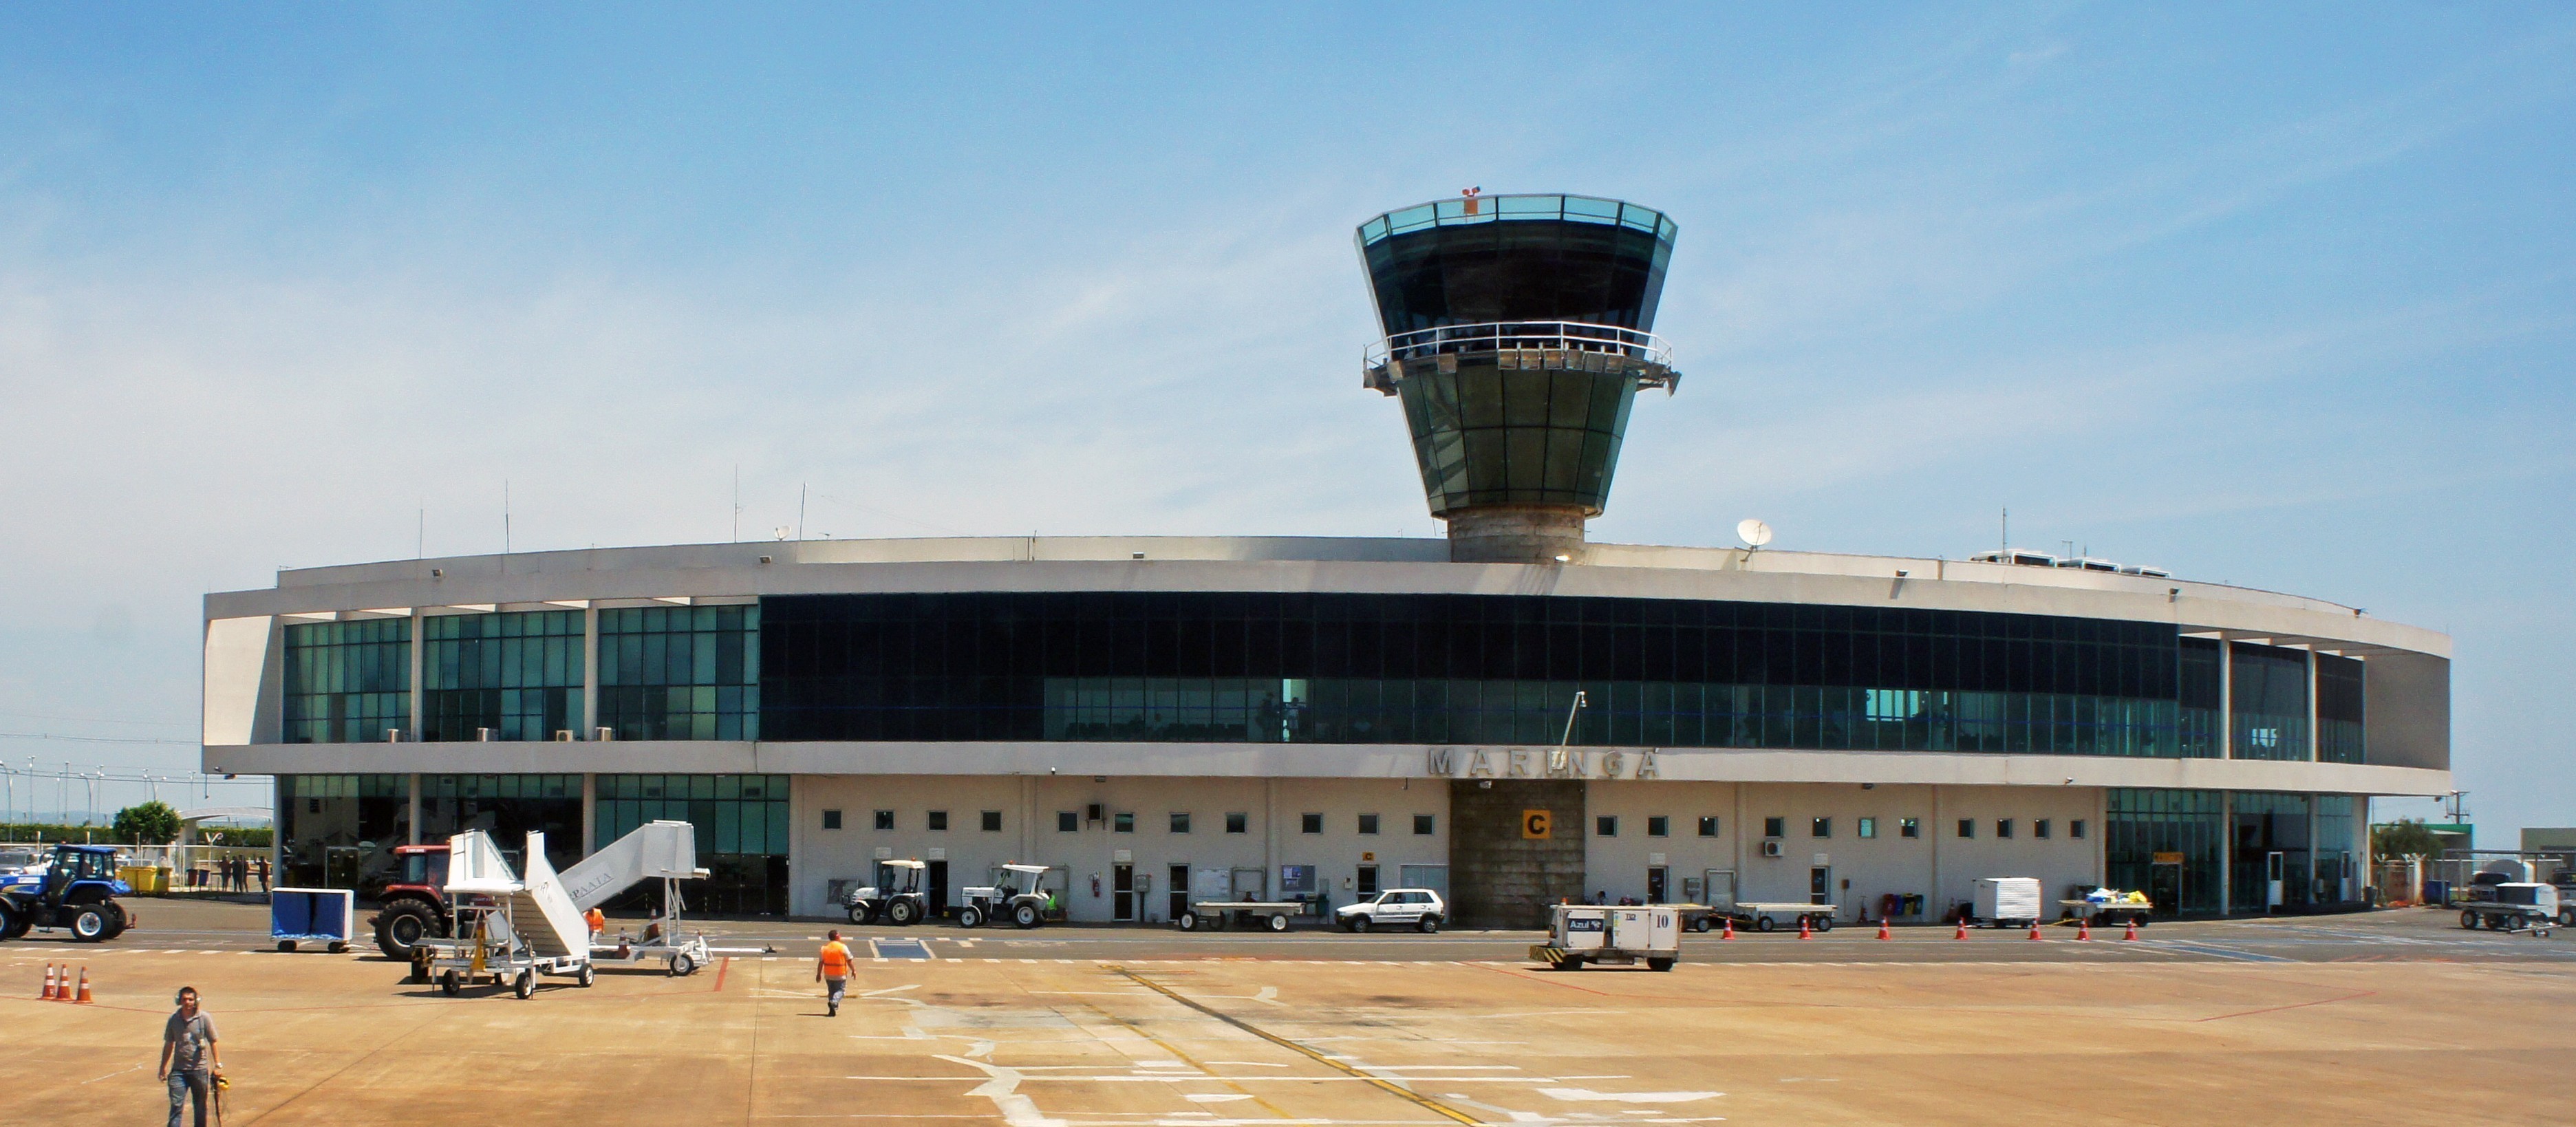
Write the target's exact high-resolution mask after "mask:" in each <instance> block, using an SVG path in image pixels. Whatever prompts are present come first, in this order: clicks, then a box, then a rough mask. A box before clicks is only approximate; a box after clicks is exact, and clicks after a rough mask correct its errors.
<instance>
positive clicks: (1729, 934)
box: [1718, 916, 1735, 939]
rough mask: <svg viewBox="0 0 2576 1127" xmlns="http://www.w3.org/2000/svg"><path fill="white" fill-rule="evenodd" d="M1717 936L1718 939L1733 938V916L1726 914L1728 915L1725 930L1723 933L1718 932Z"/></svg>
mask: <svg viewBox="0 0 2576 1127" xmlns="http://www.w3.org/2000/svg"><path fill="white" fill-rule="evenodd" d="M1718 938H1720V939H1733V938H1735V917H1733V916H1728V917H1726V931H1725V932H1724V933H1723V934H1720V935H1719V936H1718Z"/></svg>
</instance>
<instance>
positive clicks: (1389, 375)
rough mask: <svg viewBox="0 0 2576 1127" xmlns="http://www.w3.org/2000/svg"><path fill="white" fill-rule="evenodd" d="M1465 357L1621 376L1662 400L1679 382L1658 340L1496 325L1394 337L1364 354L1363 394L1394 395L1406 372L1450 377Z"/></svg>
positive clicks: (1553, 325)
mask: <svg viewBox="0 0 2576 1127" xmlns="http://www.w3.org/2000/svg"><path fill="white" fill-rule="evenodd" d="M1463 355H1497V356H1501V357H1502V358H1503V364H1504V366H1505V367H1514V368H1532V369H1536V368H1571V369H1578V370H1585V371H1595V372H1603V373H1608V372H1618V371H1624V372H1626V373H1628V374H1630V375H1633V376H1635V377H1636V379H1637V382H1638V386H1640V387H1660V388H1663V389H1664V391H1665V392H1666V393H1667V394H1670V393H1671V391H1672V389H1673V385H1674V384H1675V383H1676V382H1677V381H1679V380H1680V379H1681V373H1679V372H1676V371H1673V348H1672V345H1670V344H1667V343H1665V341H1664V339H1663V338H1662V337H1659V336H1656V335H1655V334H1653V333H1649V332H1641V331H1639V330H1636V329H1624V328H1620V327H1619V326H1617V325H1592V324H1585V323H1583V322H1580V321H1493V322H1486V323H1484V324H1476V325H1438V326H1434V327H1432V328H1428V329H1417V330H1415V331H1413V332H1409V333H1397V334H1396V335H1394V336H1391V337H1387V338H1385V339H1383V340H1380V341H1378V342H1376V343H1374V344H1371V345H1369V346H1368V347H1367V348H1366V349H1364V350H1363V351H1362V352H1361V355H1360V366H1361V368H1362V369H1363V370H1364V371H1365V372H1366V373H1367V384H1368V386H1370V387H1372V388H1375V389H1377V390H1379V391H1382V392H1385V393H1386V394H1389V395H1393V394H1395V384H1396V383H1397V382H1398V381H1401V380H1402V379H1404V375H1405V369H1406V367H1407V366H1408V365H1419V364H1430V365H1434V366H1435V367H1437V368H1438V369H1439V370H1442V371H1453V372H1454V371H1456V370H1457V367H1456V366H1457V362H1458V357H1460V356H1463Z"/></svg>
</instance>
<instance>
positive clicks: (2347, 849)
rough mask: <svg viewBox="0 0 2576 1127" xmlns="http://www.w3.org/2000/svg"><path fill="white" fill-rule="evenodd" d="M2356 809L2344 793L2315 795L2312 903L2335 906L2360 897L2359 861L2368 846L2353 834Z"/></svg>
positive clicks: (2361, 886)
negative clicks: (2314, 872)
mask: <svg viewBox="0 0 2576 1127" xmlns="http://www.w3.org/2000/svg"><path fill="white" fill-rule="evenodd" d="M2359 808H2360V803H2359V802H2357V801H2356V800H2354V798H2353V796H2351V795H2348V794H2321V795H2318V796H2316V799H2315V810H2316V814H2315V817H2316V823H2317V829H2316V842H2315V847H2314V848H2315V851H2316V854H2315V855H2316V882H2317V883H2316V893H2315V895H2314V897H2313V899H2314V900H2315V902H2316V903H2319V904H2335V903H2341V902H2345V901H2350V900H2358V899H2361V898H2362V896H2363V895H2364V893H2363V891H2362V889H2363V877H2364V876H2365V874H2364V873H2362V871H2361V862H2362V858H2363V856H2364V855H2365V854H2366V853H2367V851H2368V846H2366V845H2365V844H2363V843H2362V842H2361V841H2360V840H2359V838H2358V836H2357V835H2356V833H2355V831H2356V830H2357V829H2359V826H2358V825H2357V824H2356V822H2355V820H2354V819H2355V815H2356V813H2357V812H2358V810H2359Z"/></svg>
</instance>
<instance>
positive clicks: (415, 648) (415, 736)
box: [409, 607, 429, 793]
mask: <svg viewBox="0 0 2576 1127" xmlns="http://www.w3.org/2000/svg"><path fill="white" fill-rule="evenodd" d="M428 620H429V616H427V615H424V614H422V613H421V612H420V608H419V607H413V608H411V693H410V694H409V695H410V697H411V738H412V742H414V743H418V742H419V741H420V736H421V731H420V715H421V712H420V708H421V692H422V689H421V682H420V655H421V638H420V635H421V627H422V626H423V625H426V624H427V622H428ZM418 789H419V788H417V787H415V788H413V790H414V791H415V793H416V792H417V791H418Z"/></svg>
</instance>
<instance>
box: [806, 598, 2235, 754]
mask: <svg viewBox="0 0 2576 1127" xmlns="http://www.w3.org/2000/svg"><path fill="white" fill-rule="evenodd" d="M761 613H762V616H763V618H762V624H763V627H764V628H763V630H762V631H761V634H760V645H761V648H762V657H761V668H762V670H763V673H764V676H763V679H762V684H761V689H762V694H763V696H762V702H763V708H762V712H763V734H764V736H765V737H766V738H770V739H779V740H929V741H942V740H944V741H964V740H1013V741H1020V740H1127V741H1180V742H1312V743H1433V744H1441V743H1493V744H1509V743H1525V744H1526V743H1551V744H1552V743H1555V742H1556V741H1557V740H1558V738H1559V737H1560V735H1561V734H1562V733H1563V730H1564V724H1565V714H1566V707H1567V705H1568V703H1569V702H1571V701H1572V700H1573V699H1574V694H1575V693H1576V692H1577V691H1582V692H1584V693H1585V694H1586V697H1587V700H1588V701H1589V702H1590V707H1588V708H1586V709H1584V710H1583V711H1582V713H1581V714H1580V715H1579V716H1578V718H1577V722H1576V725H1575V733H1574V742H1575V743H1577V744H1583V745H1587V746H1656V747H1759V748H1804V749H1816V750H1877V751H1909V750H1921V751H1993V752H2013V753H2032V754H2060V755H2128V756H2164V757H2172V756H2179V755H2181V754H2182V753H2183V751H2184V748H2183V745H2182V742H2181V739H2180V735H2179V732H2178V730H2177V720H2178V716H2177V711H2178V707H2179V706H2178V704H2177V701H2176V692H2177V685H2176V681H2177V676H2178V662H2177V658H2176V654H2177V644H2176V637H2175V634H2174V628H2173V626H2172V625H2171V624H2167V623H2151V622H2114V621H2102V620H2095V619H2070V618H2053V617H2045V616H2037V615H2012V614H1987V613H1980V612H1954V611H1919V610H1912V609H1894V608H1868V607H1827V606H1805V605H1783V604H1762V603H1711V602H1691V601H1679V600H1647V599H1585V598H1558V597H1549V596H1478V595H1341V594H1332V595H1312V594H1252V593H1197V592H1192V593H1128V592H1068V593H1058V594H1032V593H992V594H980V593H979V594H952V595H799V596H780V597H772V598H770V599H768V600H766V601H765V602H764V603H763V606H762V611H761Z"/></svg>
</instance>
